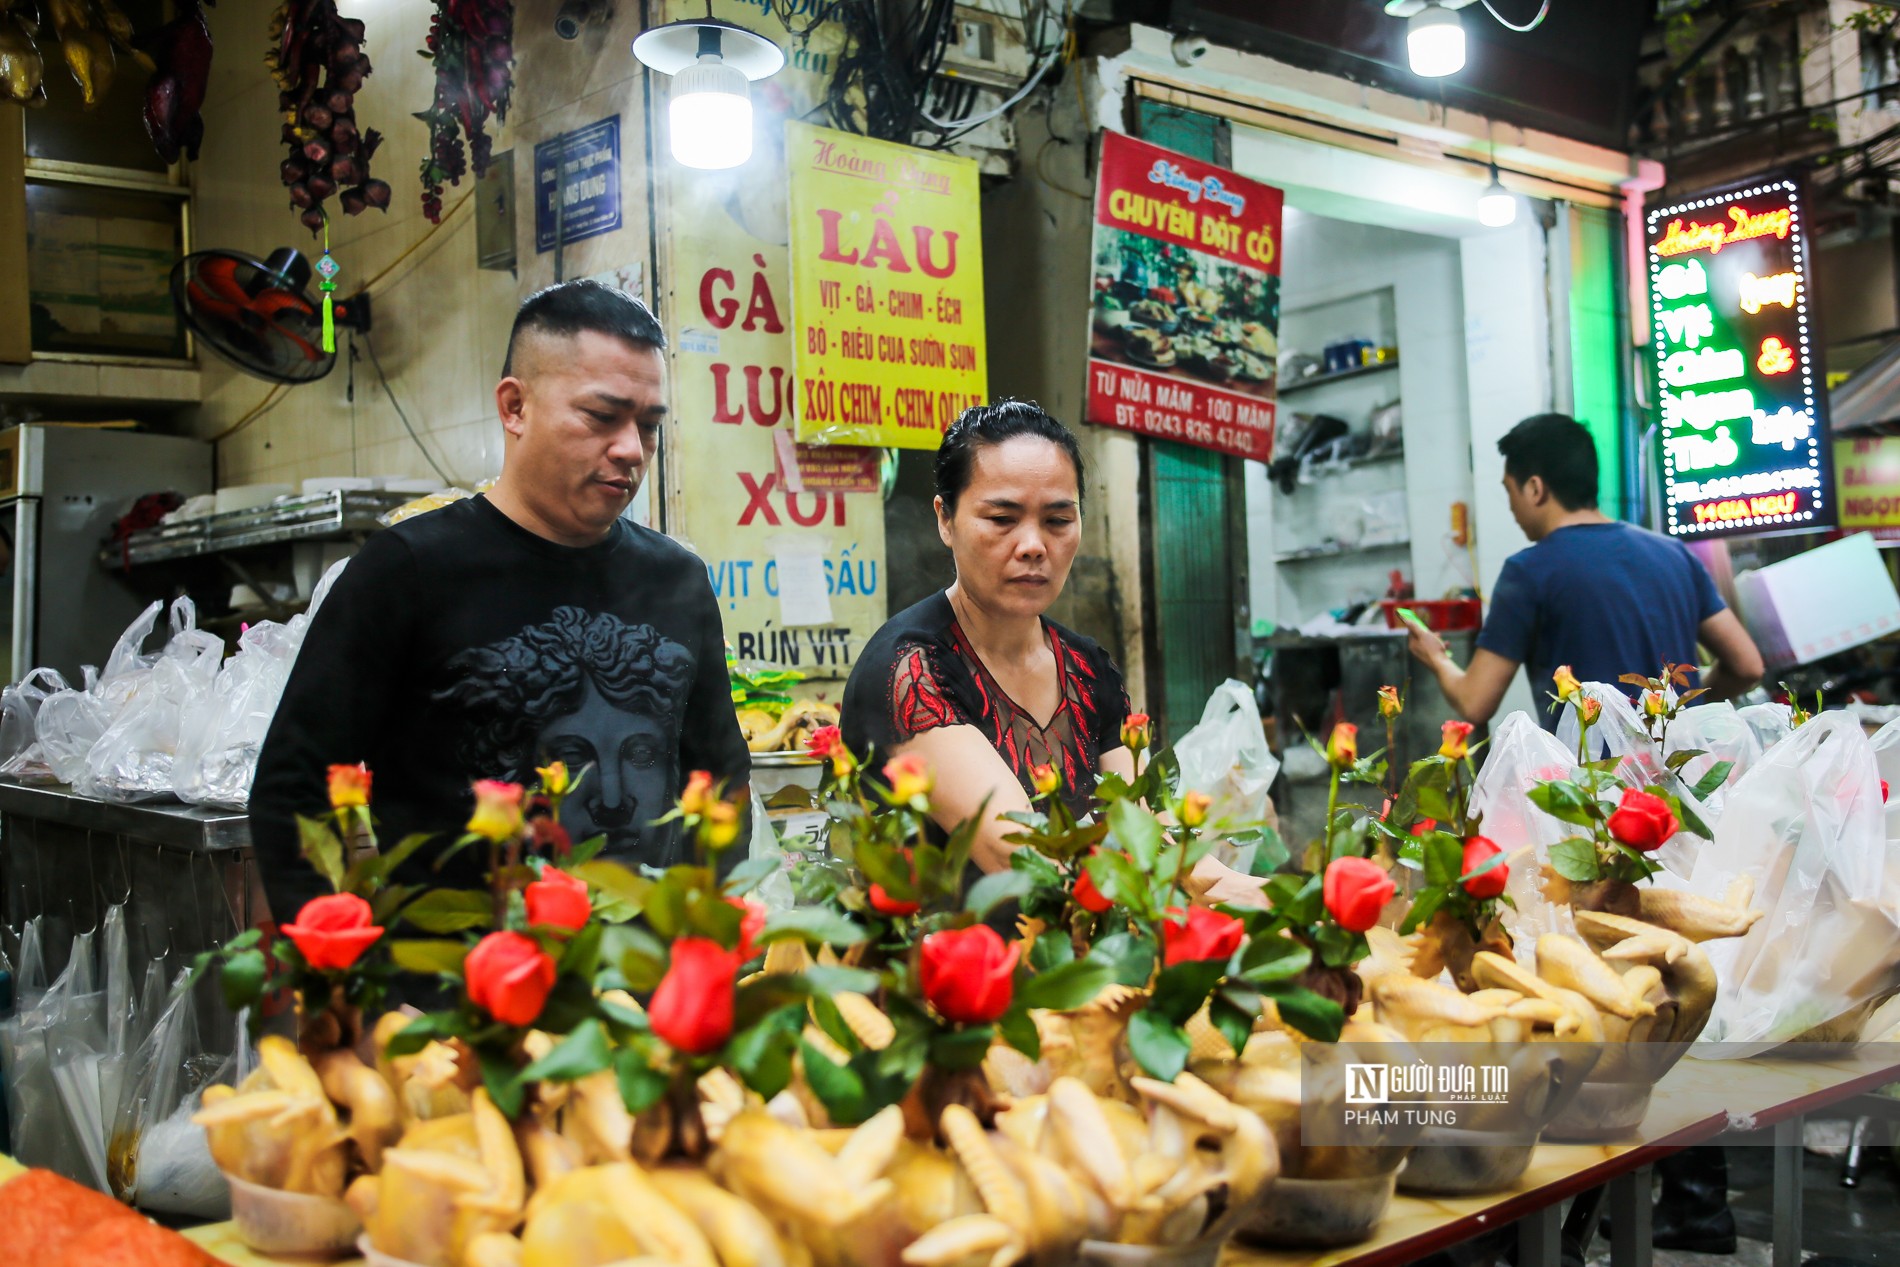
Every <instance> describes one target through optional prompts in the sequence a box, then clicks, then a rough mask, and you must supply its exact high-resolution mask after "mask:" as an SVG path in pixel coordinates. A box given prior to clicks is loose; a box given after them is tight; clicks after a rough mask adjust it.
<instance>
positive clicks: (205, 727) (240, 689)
mask: <svg viewBox="0 0 1900 1267" xmlns="http://www.w3.org/2000/svg"><path fill="white" fill-rule="evenodd" d="M347 562H348V560H347V559H346V560H342V561H339V562H337V563H335V564H333V565H331V567H330V569H329V570H328V571H327V572H325V573H324V574H323V578H322V580H320V581H319V582H318V583H317V587H316V590H315V592H314V593H313V594H312V596H311V599H310V608H309V611H307V612H302V613H299V614H297V615H295V616H292V617H291V618H290V620H289V621H288V622H286V623H284V624H281V625H280V624H277V623H276V622H274V621H268V620H266V621H259V622H258V623H257V624H255V625H252V626H251V627H250V628H249V629H247V630H245V631H244V633H243V635H242V636H240V637H239V638H238V650H237V654H236V655H234V656H232V657H231V659H230V661H229V662H227V663H226V664H225V666H224V669H223V671H222V672H220V673H219V674H218V677H217V681H216V683H215V684H214V686H213V688H212V689H211V690H210V691H208V692H205V693H204V694H202V695H198V696H194V697H193V698H192V699H190V700H189V701H187V702H186V705H185V708H184V711H183V713H182V714H181V715H180V718H179V739H178V752H177V756H176V758H175V760H174V762H173V765H172V782H173V790H174V791H176V792H177V794H178V799H179V800H181V801H186V802H188V803H190V804H193V805H222V806H229V807H231V808H233V809H243V808H244V807H245V806H246V805H247V804H248V803H249V802H250V799H251V780H252V779H253V778H255V777H256V775H257V757H258V754H259V753H260V752H262V751H263V748H264V736H265V735H266V734H267V733H268V732H269V731H270V723H271V718H272V717H273V716H275V715H276V713H277V703H278V701H279V700H281V699H282V698H283V694H284V686H285V684H286V683H288V682H289V681H290V669H291V666H292V665H294V664H295V663H296V662H297V652H298V651H299V650H300V649H301V648H302V647H303V640H304V634H305V632H306V631H307V630H308V629H309V628H310V621H311V619H312V618H313V617H314V616H315V614H316V611H317V608H318V607H319V606H321V605H322V603H323V600H324V598H325V597H326V596H327V595H328V594H329V592H330V587H331V586H332V585H333V584H335V582H336V578H337V577H338V576H339V575H340V574H341V573H342V571H343V568H344V565H345V564H346V563H347Z"/></svg>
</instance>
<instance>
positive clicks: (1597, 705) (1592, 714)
mask: <svg viewBox="0 0 1900 1267" xmlns="http://www.w3.org/2000/svg"><path fill="white" fill-rule="evenodd" d="M1601 716H1603V701H1602V700H1599V699H1595V698H1593V697H1591V696H1588V695H1586V696H1584V697H1583V698H1582V699H1579V700H1578V701H1577V720H1578V721H1580V722H1582V723H1583V724H1584V725H1586V726H1594V725H1596V724H1597V718H1599V717H1601Z"/></svg>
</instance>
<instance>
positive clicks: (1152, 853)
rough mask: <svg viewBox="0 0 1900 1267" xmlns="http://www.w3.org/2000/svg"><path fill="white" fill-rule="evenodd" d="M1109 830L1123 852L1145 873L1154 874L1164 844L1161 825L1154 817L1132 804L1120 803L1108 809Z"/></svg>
mask: <svg viewBox="0 0 1900 1267" xmlns="http://www.w3.org/2000/svg"><path fill="white" fill-rule="evenodd" d="M1108 830H1109V834H1110V835H1111V836H1113V837H1114V839H1115V842H1116V843H1117V844H1118V845H1119V846H1120V847H1121V849H1122V850H1123V851H1125V852H1126V853H1127V854H1128V856H1129V857H1131V858H1133V859H1134V860H1135V865H1136V866H1138V867H1140V868H1141V869H1142V870H1144V871H1152V870H1154V866H1155V861H1156V860H1157V859H1158V858H1159V857H1160V855H1161V846H1162V844H1163V843H1164V840H1163V837H1162V834H1161V824H1160V823H1159V822H1157V821H1156V820H1155V817H1154V815H1152V814H1150V813H1148V812H1147V811H1146V810H1143V809H1141V808H1140V807H1139V806H1136V805H1134V804H1133V803H1131V802H1128V801H1117V802H1115V804H1113V805H1111V806H1109V807H1108Z"/></svg>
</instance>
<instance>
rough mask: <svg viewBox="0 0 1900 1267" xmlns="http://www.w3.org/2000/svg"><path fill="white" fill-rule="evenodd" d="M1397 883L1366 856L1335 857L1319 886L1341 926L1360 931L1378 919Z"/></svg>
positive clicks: (1356, 931)
mask: <svg viewBox="0 0 1900 1267" xmlns="http://www.w3.org/2000/svg"><path fill="white" fill-rule="evenodd" d="M1397 891H1398V886H1397V885H1395V884H1393V883H1392V877H1391V876H1389V875H1387V874H1386V873H1385V870H1384V868H1382V867H1380V866H1379V864H1378V863H1376V862H1373V861H1371V860H1370V859H1367V858H1335V859H1334V860H1333V863H1332V865H1331V866H1329V867H1327V868H1326V879H1325V882H1324V884H1323V887H1322V888H1321V895H1322V896H1323V897H1324V898H1325V901H1326V909H1327V910H1328V911H1329V912H1331V914H1332V917H1333V918H1334V919H1335V920H1337V921H1338V922H1339V926H1340V927H1341V928H1344V929H1347V930H1349V931H1351V932H1355V933H1363V932H1365V931H1366V930H1367V929H1368V928H1371V927H1372V926H1373V925H1374V924H1376V923H1378V922H1379V912H1380V911H1382V910H1384V909H1385V904H1386V903H1387V902H1389V901H1391V900H1392V895H1393V894H1394V893H1396V892H1397Z"/></svg>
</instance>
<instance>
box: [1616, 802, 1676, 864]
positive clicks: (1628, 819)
mask: <svg viewBox="0 0 1900 1267" xmlns="http://www.w3.org/2000/svg"><path fill="white" fill-rule="evenodd" d="M1609 826H1610V835H1612V836H1614V837H1616V838H1617V840H1619V841H1621V842H1622V843H1623V844H1626V845H1628V846H1629V847H1630V848H1631V849H1638V850H1642V851H1643V852H1645V853H1647V852H1648V851H1649V850H1651V849H1660V848H1661V847H1662V845H1663V842H1664V841H1666V840H1668V839H1669V838H1670V837H1671V836H1673V835H1675V834H1676V833H1677V832H1679V831H1681V830H1682V824H1681V823H1680V822H1678V821H1676V815H1675V811H1673V810H1671V809H1670V808H1669V802H1667V801H1665V800H1663V798H1662V797H1660V796H1656V795H1655V794H1653V793H1650V792H1644V791H1642V790H1641V789H1639V788H1633V787H1631V788H1624V789H1623V799H1622V801H1621V802H1619V803H1618V805H1617V807H1616V810H1615V812H1613V813H1612V814H1611V815H1610V823H1609Z"/></svg>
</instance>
